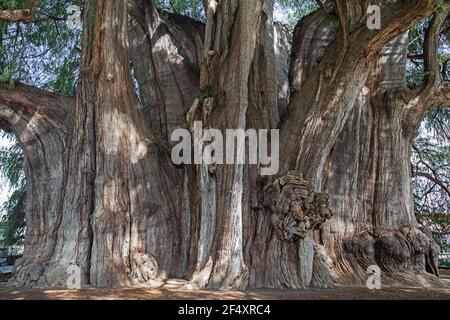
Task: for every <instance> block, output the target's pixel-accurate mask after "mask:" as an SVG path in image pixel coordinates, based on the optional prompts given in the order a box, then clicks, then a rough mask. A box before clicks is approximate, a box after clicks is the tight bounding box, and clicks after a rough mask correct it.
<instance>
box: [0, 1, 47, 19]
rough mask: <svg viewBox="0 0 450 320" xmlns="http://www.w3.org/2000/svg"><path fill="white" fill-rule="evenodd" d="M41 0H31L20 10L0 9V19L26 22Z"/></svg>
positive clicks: (31, 16)
mask: <svg viewBox="0 0 450 320" xmlns="http://www.w3.org/2000/svg"><path fill="white" fill-rule="evenodd" d="M40 2H41V0H31V1H30V2H28V3H27V5H26V6H25V9H20V10H0V20H3V21H7V22H28V21H30V20H31V18H33V15H34V12H35V11H36V7H37V5H38V4H39V3H40Z"/></svg>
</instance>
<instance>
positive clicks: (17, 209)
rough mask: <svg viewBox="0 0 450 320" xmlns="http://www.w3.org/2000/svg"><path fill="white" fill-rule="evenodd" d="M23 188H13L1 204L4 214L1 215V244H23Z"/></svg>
mask: <svg viewBox="0 0 450 320" xmlns="http://www.w3.org/2000/svg"><path fill="white" fill-rule="evenodd" d="M24 199H25V188H21V189H18V190H15V191H14V192H13V193H12V194H11V196H10V198H9V200H8V201H7V202H6V203H5V204H4V205H3V210H4V211H5V212H6V214H5V215H4V216H3V217H2V222H3V226H4V232H3V239H2V245H4V246H16V245H21V244H23V240H24V233H25V214H24V210H23V205H24Z"/></svg>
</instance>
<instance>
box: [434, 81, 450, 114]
mask: <svg viewBox="0 0 450 320" xmlns="http://www.w3.org/2000/svg"><path fill="white" fill-rule="evenodd" d="M446 107H450V81H443V82H442V83H441V84H440V85H439V88H438V90H436V94H435V95H434V98H433V100H432V102H431V103H430V106H429V108H446Z"/></svg>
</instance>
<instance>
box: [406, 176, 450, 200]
mask: <svg viewBox="0 0 450 320" xmlns="http://www.w3.org/2000/svg"><path fill="white" fill-rule="evenodd" d="M413 176H414V177H423V178H426V179H428V180H430V181H431V182H433V183H435V184H436V185H438V186H439V187H441V188H442V190H444V191H445V192H446V193H447V194H448V196H449V197H450V189H449V187H448V186H446V185H445V184H444V183H443V182H442V181H440V180H439V179H437V178H435V177H433V176H432V175H431V174H429V173H426V172H413Z"/></svg>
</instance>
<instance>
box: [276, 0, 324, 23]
mask: <svg viewBox="0 0 450 320" xmlns="http://www.w3.org/2000/svg"><path fill="white" fill-rule="evenodd" d="M318 8H319V6H318V4H317V1H315V0H305V1H298V0H277V1H276V2H275V10H276V11H277V13H278V14H275V18H277V16H280V17H278V19H279V20H283V21H279V22H282V23H286V24H288V25H289V26H291V27H294V26H295V25H296V24H297V22H298V20H299V19H301V18H302V17H304V16H306V15H308V14H310V13H311V12H313V11H314V10H317V9H318Z"/></svg>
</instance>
